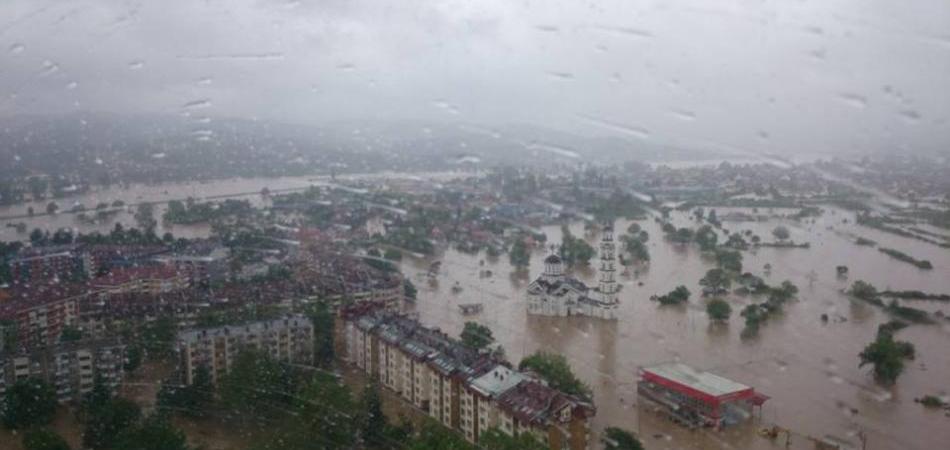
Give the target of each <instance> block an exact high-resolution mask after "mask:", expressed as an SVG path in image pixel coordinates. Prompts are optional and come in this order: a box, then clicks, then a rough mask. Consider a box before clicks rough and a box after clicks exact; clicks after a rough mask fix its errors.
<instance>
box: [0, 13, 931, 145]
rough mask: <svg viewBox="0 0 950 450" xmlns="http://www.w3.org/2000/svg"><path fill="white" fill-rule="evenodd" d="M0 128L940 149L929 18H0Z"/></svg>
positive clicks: (838, 15)
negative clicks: (14, 122)
mask: <svg viewBox="0 0 950 450" xmlns="http://www.w3.org/2000/svg"><path fill="white" fill-rule="evenodd" d="M0 49H2V52H0V93H2V96H0V116H10V115H16V114H23V113H63V112H75V111H89V110H91V111H113V112H120V113H125V112H146V113H155V112H157V113H168V114H183V113H184V114H190V115H191V116H192V117H199V118H200V117H205V116H208V117H212V118H214V117H227V116H231V117H234V116H237V117H257V118H262V119H274V120H282V121H290V122H297V123H311V124H316V125H319V124H321V123H324V122H325V121H328V120H335V119H341V118H342V119H362V118H373V119H376V118H383V119H388V118H399V119H403V118H408V119H424V120H440V121H461V122H473V123H478V124H484V125H487V126H489V127H491V126H494V125H501V124H506V123H514V122H528V123H534V124H539V125H544V126H548V127H553V128H559V129H564V130H566V131H571V132H575V133H581V134H590V135H595V134H607V135H617V136H622V137H625V138H628V139H630V140H631V141H633V142H636V141H638V140H650V141H654V142H658V143H662V144H671V145H680V146H690V145H704V146H713V147H720V148H723V149H742V150H747V151H756V152H782V153H789V152H802V153H824V154H827V153H830V152H833V151H836V150H840V151H855V150H862V149H866V150H888V149H894V150H895V151H896V150H901V151H907V150H908V149H921V150H929V151H932V150H935V149H942V150H946V149H947V147H948V142H950V126H948V116H950V89H948V88H950V2H947V1H946V0H905V1H894V0H757V1H756V0H665V1H664V0H657V1H620V0H610V1H605V0H597V1H590V2H574V1H552V0H544V1H512V0H478V1H475V0H469V1H462V0H450V1H440V0H429V1H419V0H398V1H397V0H367V1H364V0H355V1H344V0H327V1H285V0H279V1H278V0H205V1H199V0H162V1H156V0H151V1H112V0H74V1H41V0H4V1H2V2H0Z"/></svg>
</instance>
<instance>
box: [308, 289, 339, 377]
mask: <svg viewBox="0 0 950 450" xmlns="http://www.w3.org/2000/svg"><path fill="white" fill-rule="evenodd" d="M308 315H309V317H310V322H311V323H313V344H314V345H313V357H314V364H315V365H317V366H320V367H329V366H331V365H332V364H333V358H334V356H335V352H334V350H333V345H334V334H333V330H334V327H335V321H336V317H335V316H334V315H333V311H332V310H331V309H330V306H329V305H328V304H327V303H326V302H324V301H318V302H316V303H314V304H313V306H312V307H311V308H310V311H309V313H308Z"/></svg>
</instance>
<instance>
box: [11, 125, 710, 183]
mask: <svg viewBox="0 0 950 450" xmlns="http://www.w3.org/2000/svg"><path fill="white" fill-rule="evenodd" d="M0 136H2V139H3V142H4V145H2V146H0V158H3V160H4V161H10V162H11V163H10V164H8V165H4V167H3V169H2V172H0V175H2V176H4V177H19V176H26V175H29V174H32V173H50V174H63V175H73V174H75V175H79V174H83V175H86V177H87V178H89V179H92V180H97V181H107V180H112V181H119V180H123V179H124V180H141V181H158V180H168V179H186V178H202V177H212V178H214V177H227V176H277V175H300V174H307V173H321V172H329V171H331V170H333V171H338V172H362V171H375V170H397V171H398V170H442V169H450V168H454V167H459V166H460V165H461V166H465V165H468V166H471V165H472V164H478V165H479V166H483V167H488V166H493V165H497V164H501V163H511V164H527V165H536V164H548V165H549V164H553V163H561V164H567V165H578V164H582V163H607V162H609V161H614V162H617V161H626V160H642V161H669V160H680V159H696V158H710V157H716V156H723V155H721V154H719V155H717V154H715V153H713V152H704V151H690V150H684V149H676V148H672V147H662V146H659V145H655V144H653V143H650V142H648V141H642V140H635V139H623V138H618V137H613V136H603V137H586V136H578V135H572V134H569V133H564V132H558V131H554V130H550V129H545V128H542V127H538V126H533V125H510V126H506V127H500V128H487V127H482V126H475V125H461V124H452V123H439V122H425V121H408V120H404V121H382V120H377V121H337V122H332V123H329V124H321V125H319V126H307V125H298V124H288V123H281V122H274V121H264V120H249V119H240V118H228V119H214V120H211V119H195V118H190V117H182V116H173V115H118V114H108V113H97V114H67V115H53V116H38V115H33V116H20V117H15V118H9V119H4V120H2V121H0Z"/></svg>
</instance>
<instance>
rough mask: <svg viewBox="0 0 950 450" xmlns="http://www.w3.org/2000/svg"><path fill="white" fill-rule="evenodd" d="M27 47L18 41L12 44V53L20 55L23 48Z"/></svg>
mask: <svg viewBox="0 0 950 450" xmlns="http://www.w3.org/2000/svg"><path fill="white" fill-rule="evenodd" d="M25 49H26V47H25V46H24V45H23V44H20V43H16V44H13V45H11V46H10V53H12V54H14V55H19V54H20V53H23V50H25Z"/></svg>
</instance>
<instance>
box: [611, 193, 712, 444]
mask: <svg viewBox="0 0 950 450" xmlns="http://www.w3.org/2000/svg"><path fill="white" fill-rule="evenodd" d="M714 212H715V211H712V212H710V214H712V213H714ZM601 441H602V442H603V444H604V450H643V444H641V443H640V440H639V439H637V437H636V436H634V435H633V434H632V433H630V432H628V431H626V430H623V429H621V428H617V427H607V429H606V430H604V436H603V437H602V438H601Z"/></svg>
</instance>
